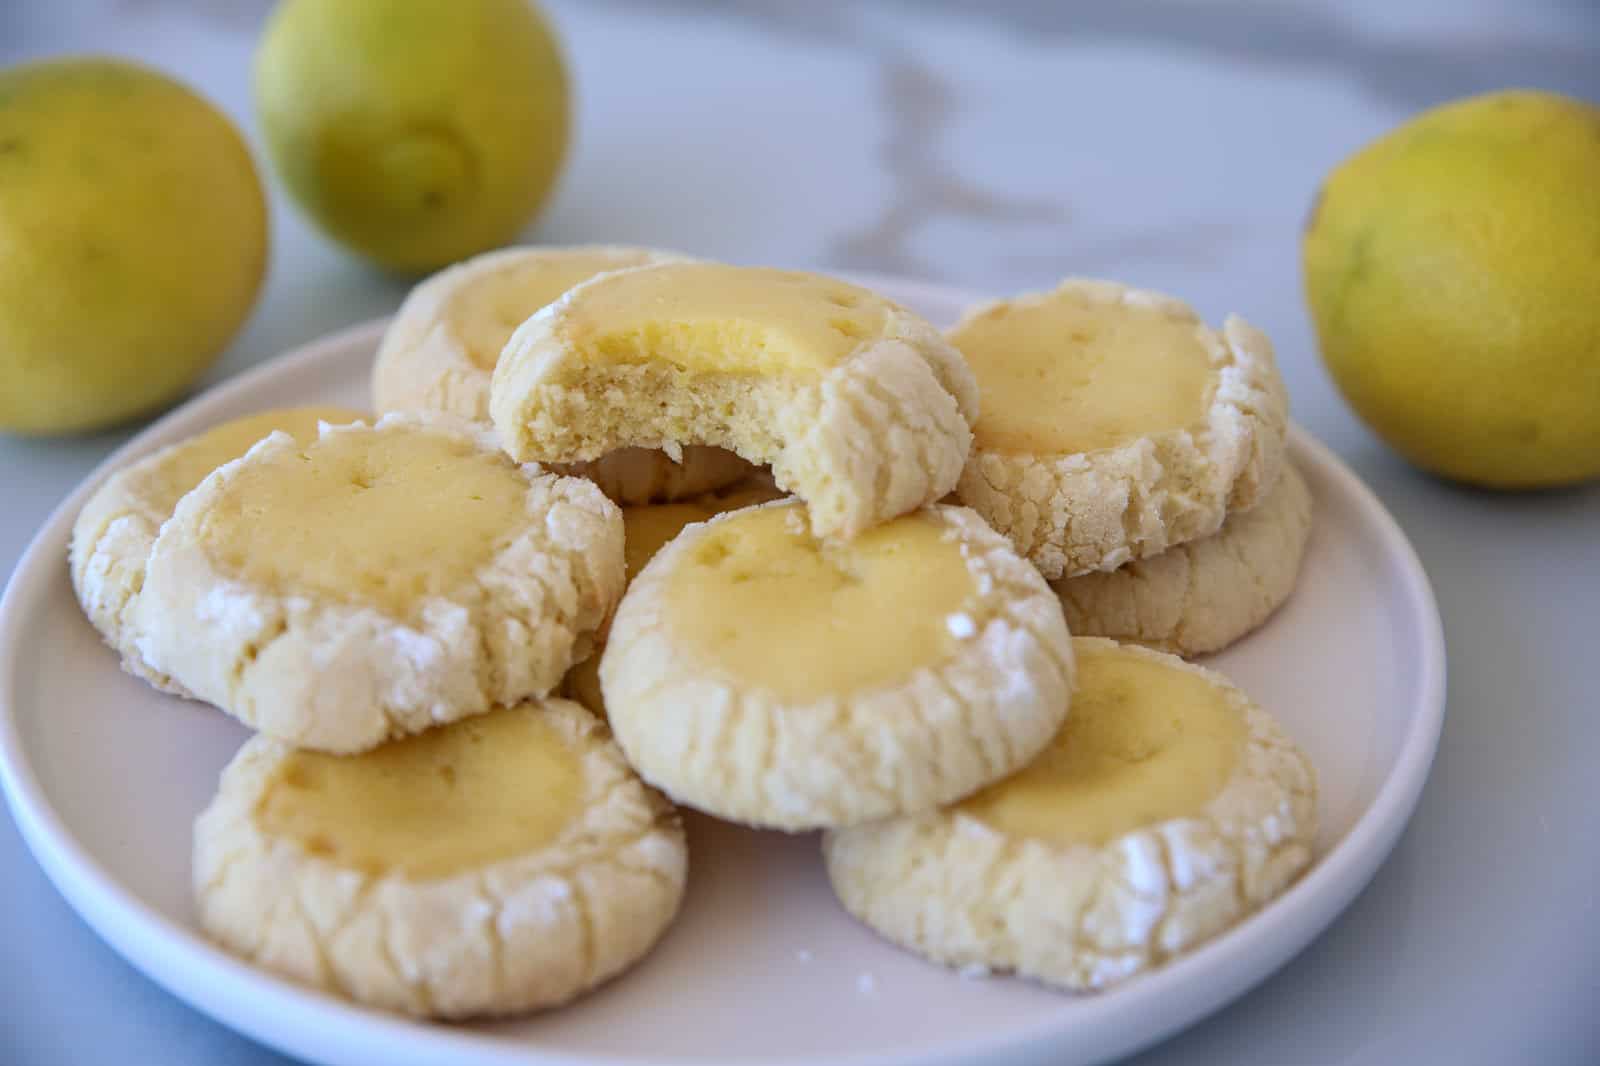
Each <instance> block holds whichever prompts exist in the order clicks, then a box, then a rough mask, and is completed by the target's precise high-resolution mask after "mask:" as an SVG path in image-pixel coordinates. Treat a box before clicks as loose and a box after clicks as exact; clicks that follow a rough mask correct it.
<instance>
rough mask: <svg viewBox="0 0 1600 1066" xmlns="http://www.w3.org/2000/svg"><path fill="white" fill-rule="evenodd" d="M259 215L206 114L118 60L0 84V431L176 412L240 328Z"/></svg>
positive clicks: (234, 156)
mask: <svg viewBox="0 0 1600 1066" xmlns="http://www.w3.org/2000/svg"><path fill="white" fill-rule="evenodd" d="M266 261H267V207H266V200H265V198H264V196H263V195H262V190H261V182H260V179H259V178H258V177H257V176H256V169H255V165H254V163H252V162H251V160H250V153H249V152H248V151H247V150H246V148H245V146H244V143H243V142H242V141H241V140H240V139H239V135H238V133H237V132H236V131H235V130H234V128H233V126H232V125H231V124H230V123H229V122H228V120H227V119H226V118H224V117H223V116H222V115H221V114H219V113H218V112H217V111H216V109H214V108H213V107H212V106H211V105H210V104H208V103H206V102H205V101H204V100H202V99H201V98H200V97H199V96H196V95H195V94H194V93H193V92H191V91H190V90H188V89H187V88H185V87H184V86H182V85H180V84H178V83H177V82H175V81H173V80H172V79H170V78H168V77H166V76H164V75H162V74H159V73H157V72H156V71H153V70H149V69H147V68H145V67H141V66H138V65H136V64H133V63H128V62H124V61H122V60H113V59H94V58H74V59H60V60H51V61H46V62H40V63H32V64H27V65H24V66H19V67H13V68H11V69H10V70H6V71H0V431H5V432H13V433H30V434H44V433H66V432H76V431H81V430H88V429H95V428H99V427H101V426H107V425H111V424H113V423H116V422H120V421H123V420H125V419H128V418H130V417H132V416H134V415H138V414H141V413H143V412H145V411H148V410H151V409H152V408H155V407H158V406H160V405H161V404H164V403H166V402H167V401H169V400H171V399H172V398H173V397H174V396H176V395H177V394H178V393H180V392H182V391H183V390H184V389H185V388H186V387H187V386H188V385H189V384H191V383H192V382H193V381H194V379H195V378H196V377H198V376H199V375H200V374H201V372H203V371H204V370H205V369H206V367H208V366H209V365H210V364H211V363H212V362H213V361H214V360H215V359H216V357H217V355H218V354H219V353H220V352H221V350H222V349H223V347H224V346H226V344H227V343H228V340H229V339H230V338H231V337H232V336H233V335H234V333H235V332H237V330H238V328H239V326H240V324H241V323H242V322H243V321H244V319H245V316H247V315H248V314H249V313H250V308H251V305H252V304H254V302H255V298H256V293H257V291H258V290H259V289H260V287H261V280H262V274H263V272H264V271H265V269H266Z"/></svg>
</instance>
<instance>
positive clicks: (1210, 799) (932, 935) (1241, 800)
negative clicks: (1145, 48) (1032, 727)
mask: <svg viewBox="0 0 1600 1066" xmlns="http://www.w3.org/2000/svg"><path fill="white" fill-rule="evenodd" d="M1073 644H1074V647H1075V649H1076V654H1077V663H1078V683H1077V688H1076V689H1075V691H1074V693H1073V697H1072V713H1071V715H1070V716H1069V717H1068V718H1067V722H1066V725H1065V726H1064V727H1063V728H1062V730H1061V732H1060V733H1059V734H1058V735H1057V736H1056V737H1055V739H1054V740H1053V741H1052V742H1051V743H1050V745H1049V746H1048V747H1046V748H1045V749H1044V751H1043V752H1042V753H1041V754H1040V756H1039V757H1038V758H1037V759H1036V760H1034V761H1033V762H1032V763H1031V764H1029V765H1028V767H1027V768H1026V769H1024V770H1022V771H1021V772H1019V773H1017V774H1014V775H1013V776H1011V777H1009V778H1007V779H1005V780H1004V781H1001V782H999V783H998V784H995V785H992V786H990V787H989V788H986V789H984V790H983V791H981V792H979V793H977V794H976V795H974V796H971V797H969V798H967V799H966V800H963V801H962V802H961V803H959V804H956V805H954V806H952V807H948V808H946V809H944V810H939V811H930V812H926V813H923V814H919V815H913V816H910V817H905V818H895V819H886V820H883V821H879V822H874V823H872V824H869V825H863V826H858V827H855V828H851V829H845V830H839V831H835V832H831V833H829V834H827V835H826V836H825V837H824V841H823V853H824V857H825V859H826V862H827V867H828V875H829V878H830V879H831V880H832V882H833V886H834V890H835V891H836V892H837V893H838V895H839V898H840V900H841V901H842V902H843V903H844V905H845V907H846V908H847V909H848V910H849V911H850V912H851V913H852V914H854V915H855V916H856V917H857V918H859V919H861V920H862V921H863V922H865V923H866V924H867V925H869V926H870V927H872V928H873V929H874V930H876V931H877V932H878V933H880V934H882V935H883V936H884V937H886V938H888V939H889V940H891V941H893V942H895V943H897V944H899V945H901V946H902V947H906V948H909V949H911V950H913V951H915V952H917V953H918V954H921V955H924V956H926V957H928V958H930V959H933V960H934V961H936V962H941V963H944V964H946V965H948V966H955V967H967V966H979V967H986V968H988V969H993V970H1006V971H1015V972H1017V973H1019V974H1022V975H1023V976H1026V977H1032V978H1036V979H1039V980H1041V981H1044V982H1046V983H1048V984H1052V985H1056V986H1059V987H1061V988H1066V989H1070V990H1073V991H1089V990H1097V989H1102V988H1106V987H1108V986H1110V985H1113V984H1116V983H1118V982H1120V981H1123V980H1126V979H1128V978H1129V977H1132V976H1134V975H1135V974H1138V973H1140V972H1142V971H1144V970H1147V969H1150V968H1152V967H1155V966H1158V965H1160V964H1161V963H1163V962H1165V961H1166V960H1168V959H1170V958H1171V957H1173V956H1175V955H1177V954H1179V953H1181V952H1183V951H1186V950H1188V949H1190V948H1192V947H1194V946H1195V945H1197V944H1200V943H1201V942H1203V941H1205V940H1207V939H1209V938H1210V937H1212V936H1215V935H1216V934H1218V933H1220V932H1222V931H1223V930H1225V929H1227V928H1228V927H1230V926H1232V925H1234V924H1235V923H1237V922H1239V921H1240V920H1241V919H1243V918H1244V917H1245V916H1246V915H1247V914H1249V913H1250V912H1252V911H1254V910H1256V909H1257V908H1259V907H1261V906H1262V905H1263V904H1265V903H1266V902H1267V901H1269V900H1271V899H1272V898H1273V897H1275V896H1277V895H1278V894H1280V893H1281V892H1283V890H1284V889H1285V888H1287V887H1288V885H1289V884H1290V883H1291V882H1293V880H1294V879H1295V878H1296V877H1297V876H1298V875H1299V874H1300V872H1301V871H1302V870H1303V869H1304V868H1305V867H1306V866H1307V864H1308V863H1309V862H1310V861H1311V855H1312V847H1313V841H1314V839H1315V836H1316V778H1315V774H1314V772H1313V770H1312V767H1311V765H1310V763H1309V762H1308V761H1307V759H1306V757H1305V755H1304V754H1303V753H1302V752H1301V751H1300V750H1299V749H1298V748H1296V747H1295V746H1294V744H1293V742H1291V741H1290V740H1289V739H1288V738H1287V737H1286V736H1285V735H1284V733H1283V731H1282V730H1281V729H1280V728H1279V727H1278V725H1277V724H1276V723H1275V722H1274V721H1273V720H1272V719H1271V718H1270V717H1269V716H1268V715H1267V714H1266V713H1265V712H1264V711H1262V710H1261V709H1260V708H1258V707H1257V706H1255V704H1253V703H1251V702H1250V700H1249V699H1248V698H1246V697H1245V695H1244V694H1243V693H1242V692H1240V691H1239V690H1238V689H1237V688H1235V687H1234V686H1233V685H1231V684H1229V683H1228V682H1227V681H1226V680H1225V679H1223V678H1222V677H1221V676H1220V675H1218V674H1215V673H1213V672H1211V671H1209V670H1205V669H1202V668H1201V667H1198V666H1194V665H1191V664H1189V663H1185V662H1184V661H1183V660H1181V659H1178V658H1176V657H1174V656H1171V655H1166V654H1163V653H1161V652H1156V651H1152V650H1150V649H1147V648H1141V647H1136V646H1131V645H1119V644H1115V643H1113V642H1111V641H1108V640H1103V639H1099V638H1094V637H1080V638H1076V639H1075V640H1074V641H1073Z"/></svg>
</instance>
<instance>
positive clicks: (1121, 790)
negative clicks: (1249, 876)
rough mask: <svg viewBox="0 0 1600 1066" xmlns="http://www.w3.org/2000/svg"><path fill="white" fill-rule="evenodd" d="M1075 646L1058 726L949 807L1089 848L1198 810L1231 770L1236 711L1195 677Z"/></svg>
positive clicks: (1239, 731)
mask: <svg viewBox="0 0 1600 1066" xmlns="http://www.w3.org/2000/svg"><path fill="white" fill-rule="evenodd" d="M1076 645H1077V648H1076V650H1077V663H1078V682H1077V688H1076V689H1075V690H1074V691H1073V694H1072V710H1071V712H1070V713H1069V714H1068V715H1067V723H1066V725H1065V726H1063V727H1062V729H1061V731H1060V732H1059V733H1057V734H1056V737H1055V739H1054V740H1052V741H1051V742H1050V745H1049V746H1048V747H1047V748H1045V750H1044V751H1043V752H1042V753H1041V754H1040V755H1039V756H1038V758H1036V759H1035V760H1034V761H1033V762H1032V763H1030V764H1029V765H1028V766H1027V767H1025V768H1024V769H1022V770H1020V771H1018V772H1017V773H1015V774H1013V775H1012V776H1011V777H1008V778H1006V779H1005V780H1003V781H1001V782H999V783H997V784H994V785H991V786H990V787H988V788H986V789H984V790H983V791H981V792H979V793H977V794H976V795H974V796H972V797H971V798H969V799H967V800H964V801H963V802H962V803H961V804H960V805H959V806H958V808H957V809H958V810H960V811H962V812H964V813H966V814H968V815H971V816H972V817H974V818H977V819H979V820H980V821H983V822H985V823H987V824H989V825H990V826H991V827H993V828H994V829H997V830H999V831H1000V832H1002V833H1006V834H1008V835H1011V836H1018V837H1033V838H1035V839H1038V840H1042V841H1045V842H1046V843H1050V844H1056V845H1074V844H1084V845H1091V846H1092V845H1099V844H1104V843H1106V842H1107V841H1109V840H1111V839H1113V838H1115V837H1118V836H1121V835H1122V834H1124V833H1128V832H1132V831H1133V830H1135V829H1140V828H1142V827H1145V826H1150V825H1154V824H1156V823H1158V822H1164V821H1166V820H1168V819H1170V818H1178V817H1183V816H1189V815H1194V814H1196V813H1197V812H1199V811H1200V810H1201V809H1202V808H1203V807H1204V806H1205V805H1206V804H1207V803H1209V802H1210V801H1211V800H1212V799H1214V798H1215V797H1216V796H1217V794H1218V793H1220V792H1221V791H1222V788H1223V786H1224V785H1226V784H1227V781H1228V779H1229V778H1230V777H1231V776H1232V775H1233V772H1234V768H1235V767H1236V766H1237V765H1238V761H1239V758H1240V756H1241V754H1242V752H1243V750H1244V743H1245V736H1246V732H1245V721H1244V716H1243V714H1242V713H1241V712H1240V711H1239V710H1238V709H1237V708H1236V707H1235V706H1234V705H1233V704H1231V703H1230V702H1229V700H1228V698H1227V696H1226V695H1225V694H1224V693H1223V692H1222V691H1220V690H1219V689H1217V688H1216V687H1215V686H1214V685H1212V684H1211V683H1209V682H1208V681H1207V680H1206V679H1205V678H1204V677H1201V676H1198V675H1196V674H1194V673H1191V672H1189V671H1187V670H1183V669H1180V668H1178V667H1175V666H1169V665H1166V664H1164V663H1159V662H1152V661H1150V660H1149V659H1146V658H1144V657H1142V656H1137V655H1135V654H1134V653H1132V652H1129V651H1127V650H1125V649H1120V648H1105V647H1092V648H1091V647H1086V646H1085V644H1084V642H1082V641H1078V642H1076Z"/></svg>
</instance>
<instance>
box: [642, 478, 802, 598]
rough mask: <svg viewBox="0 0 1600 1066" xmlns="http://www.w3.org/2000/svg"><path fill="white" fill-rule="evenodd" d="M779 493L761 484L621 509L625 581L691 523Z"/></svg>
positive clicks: (747, 505) (761, 501)
mask: <svg viewBox="0 0 1600 1066" xmlns="http://www.w3.org/2000/svg"><path fill="white" fill-rule="evenodd" d="M782 495H783V493H781V492H779V491H778V490H777V489H774V488H769V487H768V486H765V485H753V486H750V487H746V488H734V489H731V490H729V491H727V492H723V493H718V494H717V495H714V496H713V495H706V496H701V497H699V498H697V499H693V500H681V501H679V502H677V503H646V504H636V505H633V506H629V507H624V508H623V509H622V524H623V531H624V532H623V538H624V539H623V551H624V554H625V556H626V558H625V565H626V567H627V574H628V580H629V581H632V580H633V579H634V578H635V577H637V576H639V571H640V570H643V569H644V565H645V564H646V563H648V562H649V561H650V560H651V559H654V558H655V556H656V553H657V552H659V551H660V550H661V549H662V548H664V547H666V546H667V543H668V542H669V541H671V540H672V539H673V538H674V537H676V536H677V535H678V534H679V533H682V532H683V527H684V526H687V525H689V524H691V523H693V522H704V521H706V520H707V519H710V518H715V517H716V516H717V515H719V514H722V513H723V512H724V511H737V510H739V509H740V508H741V507H749V506H751V505H753V504H757V503H766V502H767V501H768V500H776V499H778V498H779V497H781V496H782Z"/></svg>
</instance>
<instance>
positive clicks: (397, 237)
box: [255, 0, 569, 272]
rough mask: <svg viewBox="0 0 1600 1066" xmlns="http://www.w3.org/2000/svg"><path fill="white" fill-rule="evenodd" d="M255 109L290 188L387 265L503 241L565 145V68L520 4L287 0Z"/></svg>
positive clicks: (549, 182)
mask: <svg viewBox="0 0 1600 1066" xmlns="http://www.w3.org/2000/svg"><path fill="white" fill-rule="evenodd" d="M255 95H256V106H257V109H258V111H259V113H260V119H261V125H262V129H263V131H264V132H265V134H266V139H267V146H268V151H269V154H270V156H271V158H272V161H273V163H274V165H275V166H276V167H277V169H278V172H279V173H280V174H281V175H282V177H283V180H284V182H285V183H286V184H287V185H288V187H289V191H290V192H291V193H292V194H293V195H294V197H295V199H296V200H297V201H298V202H299V203H300V205H301V206H302V207H303V208H305V210H306V211H307V212H308V213H309V214H310V215H311V217H312V218H313V219H315V220H316V222H317V224H318V225H320V226H321V227H322V228H323V229H324V230H325V231H327V232H328V233H329V234H330V235H331V236H333V237H334V238H335V239H337V240H339V241H340V242H342V243H344V244H346V245H348V246H349V247H350V248H352V249H354V250H355V251H356V252H358V253H360V254H361V255H363V256H366V257H367V258H369V259H371V260H373V261H374V262H376V263H378V264H380V265H382V266H384V267H387V268H389V269H392V270H399V271H404V272H420V271H426V270H433V269H435V268H437V267H440V266H443V265H445V264H447V263H450V262H453V261H455V260H457V259H461V258H464V257H466V256H469V255H473V254H476V253H478V252H481V251H484V250H486V249H489V248H493V247H495V246H497V245H500V244H504V243H506V242H507V241H510V240H511V239H512V238H514V237H515V236H516V235H517V232H518V231H519V230H520V229H521V228H522V227H523V226H524V225H526V224H527V222H528V221H529V220H530V219H531V218H532V217H533V215H534V214H535V212H537V211H538V209H539V207H540V206H541V205H542V204H543V203H544V202H545V200H546V199H547V198H548V196H549V194H550V191H551V188H552V186H553V185H554V184H555V180H556V176H557V174H558V172H559V171H560V169H561V162H562V159H563V158H564V157H565V155H566V150H567V126H568V106H569V105H568V97H567V75H566V69H565V67H564V66H563V64H562V61H561V55H560V53H559V51H558V50H557V47H556V41H555V38H554V35H553V33H552V32H551V29H550V26H549V24H548V23H547V22H546V21H545V19H544V17H543V16H542V15H541V13H540V11H539V9H538V8H537V7H536V6H534V4H533V3H532V2H531V0H404V2H396V0H286V2H285V3H283V4H281V5H280V6H279V7H278V9H277V11H276V12H274V14H273V16H272V20H271V22H270V24H269V25H268V27H267V32H266V36H265V38H264V39H263V40H262V42H261V47H260V50H259V52H258V53H257V55H256V69H255Z"/></svg>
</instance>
